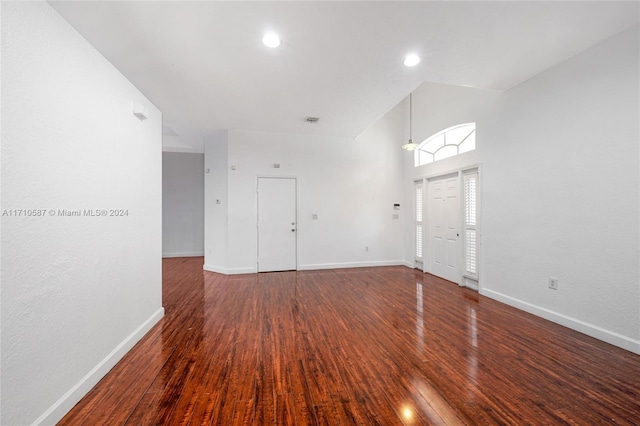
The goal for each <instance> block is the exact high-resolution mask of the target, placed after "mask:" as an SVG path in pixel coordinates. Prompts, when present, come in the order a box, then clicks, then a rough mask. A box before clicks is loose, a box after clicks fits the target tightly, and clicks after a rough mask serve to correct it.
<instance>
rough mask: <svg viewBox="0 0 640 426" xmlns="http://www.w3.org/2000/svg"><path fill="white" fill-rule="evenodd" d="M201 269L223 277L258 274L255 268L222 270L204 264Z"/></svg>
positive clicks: (221, 268)
mask: <svg viewBox="0 0 640 426" xmlns="http://www.w3.org/2000/svg"><path fill="white" fill-rule="evenodd" d="M202 269H204V270H205V271H209V272H217V273H218V274H224V275H240V274H255V273H256V272H258V271H257V270H256V268H223V267H221V266H215V265H207V264H206V263H205V264H204V265H203V266H202Z"/></svg>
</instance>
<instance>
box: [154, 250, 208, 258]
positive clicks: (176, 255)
mask: <svg viewBox="0 0 640 426" xmlns="http://www.w3.org/2000/svg"><path fill="white" fill-rule="evenodd" d="M202 256H204V252H199V251H198V252H185V253H162V257H163V258H164V257H167V258H169V257H202Z"/></svg>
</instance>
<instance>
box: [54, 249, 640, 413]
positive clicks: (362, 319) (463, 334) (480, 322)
mask: <svg viewBox="0 0 640 426" xmlns="http://www.w3.org/2000/svg"><path fill="white" fill-rule="evenodd" d="M202 263H203V260H202V258H183V259H165V260H164V261H163V293H164V295H163V304H164V307H165V310H166V316H165V318H164V319H163V320H161V322H160V323H159V324H158V325H156V326H155V327H154V328H153V329H152V330H151V331H150V332H149V334H148V335H147V336H145V338H144V339H143V340H141V341H140V342H139V343H138V345H136V347H135V348H134V349H133V350H132V351H131V352H129V353H128V354H127V355H126V356H125V357H124V359H123V360H122V361H121V362H120V363H119V364H118V365H116V366H115V367H114V368H113V369H112V371H111V372H109V374H108V375H107V376H106V377H105V378H104V379H103V380H102V381H101V382H100V383H98V385H97V386H96V387H95V388H94V389H93V390H92V391H91V392H90V393H89V394H87V396H86V397H85V398H84V399H82V401H80V402H79V403H78V404H77V405H76V407H74V408H73V409H72V410H71V411H70V412H69V413H68V414H67V416H66V417H65V418H64V419H63V420H62V421H61V422H60V423H59V424H60V425H236V424H237V425H240V424H242V425H251V424H254V425H261V424H277V425H289V424H299V425H307V424H310V425H340V424H344V425H350V424H366V425H369V424H374V425H376V424H378V425H396V424H397V425H400V424H406V425H410V424H424V425H426V424H433V425H494V424H495V425H525V424H531V425H598V424H621V425H638V424H640V356H638V355H634V354H632V353H630V352H627V351H624V350H622V349H619V348H616V347H613V346H611V345H608V344H605V343H602V342H600V341H597V340H595V339H592V338H590V337H587V336H585V335H582V334H580V333H577V332H574V331H572V330H569V329H567V328H564V327H561V326H558V325H556V324H553V323H551V322H548V321H545V320H542V319H540V318H537V317H534V316H532V315H529V314H526V313H523V312H521V311H518V310H516V309H514V308H511V307H509V306H506V305H503V304H501V303H498V302H495V301H493V300H491V299H487V298H485V297H482V296H478V294H477V293H474V292H472V291H470V290H465V289H463V288H460V287H458V286H456V285H454V284H451V283H449V282H447V281H443V280H440V279H438V278H435V277H432V276H430V275H423V274H422V273H419V272H417V271H413V270H411V269H408V268H404V267H384V268H363V269H344V270H327V271H305V272H282V273H267V274H254V275H236V276H223V275H219V274H215V273H211V272H203V271H202Z"/></svg>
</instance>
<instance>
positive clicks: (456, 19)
mask: <svg viewBox="0 0 640 426" xmlns="http://www.w3.org/2000/svg"><path fill="white" fill-rule="evenodd" d="M50 4H52V6H53V7H54V8H55V9H56V10H57V11H58V12H59V13H60V14H61V15H62V16H63V17H64V18H65V19H66V20H67V21H68V22H70V23H71V25H73V26H74V27H75V28H76V29H77V30H78V31H79V32H80V33H81V34H82V35H83V36H84V37H85V38H86V39H87V40H88V41H89V42H90V43H91V44H92V45H93V46H94V47H95V48H96V49H97V50H98V51H100V52H101V53H102V54H103V55H104V56H105V57H106V58H107V59H108V60H109V61H110V62H111V63H113V64H114V65H115V66H116V67H117V68H118V69H119V70H120V71H121V72H122V73H123V74H124V75H125V76H126V77H127V78H128V79H129V80H130V81H131V82H132V83H133V84H134V85H135V86H136V87H138V89H140V90H141V91H142V92H143V93H144V94H145V95H146V96H147V97H148V98H149V100H150V101H151V102H153V103H154V104H155V105H156V106H157V107H159V108H160V109H161V110H162V111H163V117H164V123H165V135H166V136H165V138H166V139H167V140H169V139H171V140H173V141H174V142H175V146H176V147H178V149H183V150H186V151H189V150H193V151H196V152H197V151H201V150H202V141H203V137H204V136H205V135H207V134H209V133H211V132H213V131H216V130H219V129H228V128H231V129H247V130H262V131H272V132H285V133H301V134H316V135H336V136H345V137H355V136H357V135H358V134H360V133H361V132H363V131H364V130H366V129H367V128H368V127H369V126H370V125H372V124H373V123H374V122H375V121H376V120H378V119H379V118H381V117H382V116H383V115H384V114H385V113H386V112H387V111H389V110H390V109H391V108H393V107H394V106H395V105H397V104H398V103H399V102H400V101H402V100H403V99H404V98H405V97H406V96H407V95H408V94H409V93H410V92H411V91H412V90H413V89H415V88H416V87H417V86H419V85H420V84H421V83H422V82H423V81H431V82H438V83H446V84H453V85H462V86H471V87H476V88H483V89H494V90H504V89H508V88H510V87H512V86H514V85H516V84H518V83H519V82H521V81H523V80H526V79H528V78H530V77H532V76H534V75H536V74H538V73H540V72H541V71H543V70H545V69H547V68H549V67H551V66H553V65H555V64H557V63H559V62H561V61H563V60H566V59H568V58H569V57H571V56H573V55H575V54H577V53H579V52H581V51H583V50H585V49H587V48H589V47H590V46H592V45H594V44H597V43H598V42H600V41H602V40H604V39H606V38H608V37H611V36H613V35H615V34H617V33H619V32H621V31H623V30H625V29H626V28H628V27H630V26H632V25H634V24H637V23H638V16H639V7H638V6H639V4H638V3H637V2H610V1H604V2H596V1H585V2H582V1H568V2H546V1H533V2H526V1H512V2H508V1H502V2H482V1H478V2H444V1H443V2H438V1H429V2H402V1H391V2H366V1H357V2H333V1H317V2H303V1H301V2H269V1H261V2H207V1H195V2H190V1H173V2H171V1H160V2H154V1H141V2H117V1H95V2H82V1H71V2H60V1H50ZM268 30H272V31H275V32H277V33H279V35H280V36H281V38H282V44H281V46H280V47H278V48H276V49H270V48H267V47H265V46H264V45H263V44H262V43H261V38H262V36H263V34H264V33H265V32H266V31H268ZM409 52H414V53H417V54H418V55H420V56H421V58H422V61H421V63H420V64H418V65H417V66H415V67H412V68H408V67H405V66H404V65H403V63H402V62H403V58H404V56H405V55H406V54H407V53H409ZM306 116H316V117H319V118H320V121H319V122H318V123H316V124H309V123H306V122H305V121H304V118H305V117H306ZM172 133H173V134H172ZM176 141H178V142H176ZM182 145H184V146H182Z"/></svg>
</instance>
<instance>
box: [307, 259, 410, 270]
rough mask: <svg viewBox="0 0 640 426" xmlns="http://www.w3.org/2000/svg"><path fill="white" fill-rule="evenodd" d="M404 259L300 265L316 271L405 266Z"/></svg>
mask: <svg viewBox="0 0 640 426" xmlns="http://www.w3.org/2000/svg"><path fill="white" fill-rule="evenodd" d="M404 265H405V262H404V261H403V260H379V261H373V262H345V263H311V264H308V265H300V266H298V270H299V271H314V270H318V269H343V268H367V267H372V266H404Z"/></svg>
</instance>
